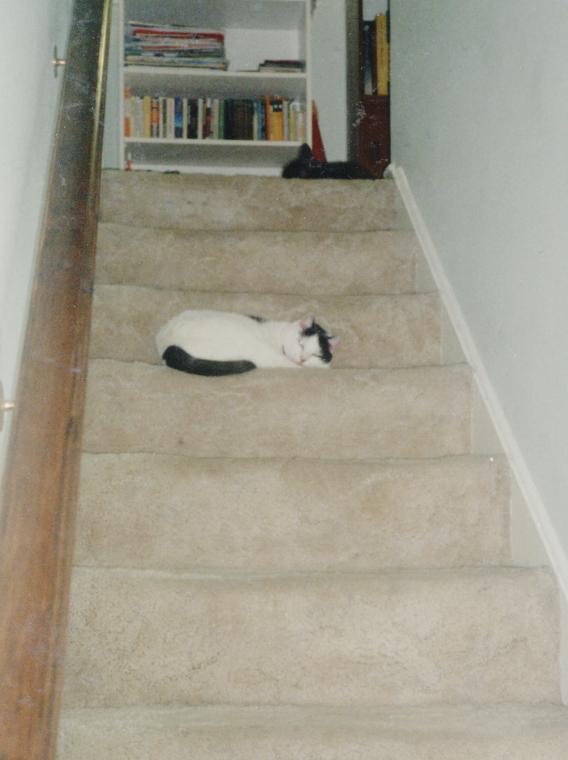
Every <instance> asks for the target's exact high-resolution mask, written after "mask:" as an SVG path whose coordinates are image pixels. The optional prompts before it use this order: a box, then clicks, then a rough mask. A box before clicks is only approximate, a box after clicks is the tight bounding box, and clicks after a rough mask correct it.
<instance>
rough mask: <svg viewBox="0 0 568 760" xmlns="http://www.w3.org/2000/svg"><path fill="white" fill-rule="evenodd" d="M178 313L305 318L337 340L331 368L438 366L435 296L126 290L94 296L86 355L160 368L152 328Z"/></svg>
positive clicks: (102, 289)
mask: <svg viewBox="0 0 568 760" xmlns="http://www.w3.org/2000/svg"><path fill="white" fill-rule="evenodd" d="M186 309H213V310H219V311H233V312H237V313H241V314H259V315H261V316H263V317H266V318H268V319H282V320H294V319H300V318H302V317H305V316H307V315H310V314H313V315H315V316H316V317H317V318H318V321H319V322H320V323H321V324H323V325H324V326H325V327H326V328H327V329H328V330H329V331H330V332H333V334H336V335H340V336H341V339H342V342H341V344H340V347H339V349H338V351H337V352H336V356H335V357H334V360H333V366H334V367H351V368H353V367H361V368H364V367H402V366H408V365H411V364H412V365H432V364H437V363H439V362H440V302H439V298H438V295H437V294H412V295H408V294H405V295H388V296H386V295H378V296H344V295H341V296H337V295H333V296H320V297H307V296H295V295H282V294H276V295H268V294H254V293H214V292H206V293H204V292H188V291H182V290H161V289H156V288H149V287H140V286H131V285H98V286H97V288H96V290H95V298H94V311H93V328H92V338H91V355H92V356H93V357H95V358H96V357H99V358H116V359H125V360H130V361H144V362H151V363H155V364H159V363H160V357H159V356H158V354H157V351H156V346H155V335H156V333H157V331H158V329H159V328H160V327H161V326H162V325H163V324H164V323H165V322H166V321H167V320H169V319H171V317H173V316H175V315H176V314H178V313H180V312H181V311H184V310H186Z"/></svg>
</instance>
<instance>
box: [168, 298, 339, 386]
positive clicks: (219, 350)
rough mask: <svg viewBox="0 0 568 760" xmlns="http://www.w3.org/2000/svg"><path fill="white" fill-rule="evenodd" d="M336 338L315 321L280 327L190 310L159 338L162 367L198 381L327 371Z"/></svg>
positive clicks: (265, 321) (253, 319) (271, 322)
mask: <svg viewBox="0 0 568 760" xmlns="http://www.w3.org/2000/svg"><path fill="white" fill-rule="evenodd" d="M337 342H338V338H336V337H333V336H331V335H328V334H327V332H326V331H325V330H324V329H323V327H321V326H320V325H318V323H317V322H316V321H315V319H314V318H313V317H308V318H307V319H301V320H299V321H297V322H277V321H274V320H268V319H263V318H262V317H251V316H245V315H243V314H233V313H231V312H223V311H197V310H190V311H184V312H182V313H181V314H178V316H177V317H174V318H173V319H171V320H170V321H169V322H168V323H167V324H166V325H164V327H162V328H161V330H160V331H159V332H158V335H157V336H156V345H157V347H158V352H159V354H160V356H161V358H162V359H163V361H164V362H165V363H166V364H167V365H168V367H172V368H173V369H178V370H181V371H182V372H190V373H193V374H196V375H234V374H240V373H242V372H249V371H250V370H252V369H256V368H257V367H261V368H269V367H286V368H290V369H291V368H294V367H295V368H298V367H320V368H326V367H329V364H330V362H331V359H332V355H333V350H334V348H335V346H336V345H337Z"/></svg>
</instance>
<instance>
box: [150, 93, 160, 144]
mask: <svg viewBox="0 0 568 760" xmlns="http://www.w3.org/2000/svg"><path fill="white" fill-rule="evenodd" d="M151 103H152V105H151V116H150V119H151V122H150V130H151V134H150V136H151V137H159V136H160V101H159V100H158V98H152V99H151Z"/></svg>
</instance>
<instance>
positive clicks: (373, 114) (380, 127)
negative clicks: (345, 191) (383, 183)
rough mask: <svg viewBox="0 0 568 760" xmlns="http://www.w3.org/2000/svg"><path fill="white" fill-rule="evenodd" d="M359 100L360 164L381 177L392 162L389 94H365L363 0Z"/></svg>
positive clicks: (358, 154)
mask: <svg viewBox="0 0 568 760" xmlns="http://www.w3.org/2000/svg"><path fill="white" fill-rule="evenodd" d="M358 19H359V44H358V48H359V101H358V104H357V114H358V117H357V126H356V130H357V163H359V164H360V165H361V166H363V167H364V168H365V169H367V170H368V171H370V172H371V174H373V175H374V176H375V177H382V176H383V172H384V170H385V169H386V167H387V166H388V165H389V163H390V96H389V95H365V94H364V87H363V85H364V61H363V0H359V15H358Z"/></svg>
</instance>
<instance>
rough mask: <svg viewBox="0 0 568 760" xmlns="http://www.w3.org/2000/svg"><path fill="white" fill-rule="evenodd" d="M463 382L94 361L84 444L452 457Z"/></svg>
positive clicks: (89, 447)
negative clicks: (220, 373)
mask: <svg viewBox="0 0 568 760" xmlns="http://www.w3.org/2000/svg"><path fill="white" fill-rule="evenodd" d="M470 384H471V378H470V373H469V371H467V370H465V369H463V368H461V367H460V368H438V369H430V368H426V369H411V370H393V371H380V370H359V371H356V370H354V371H350V370H333V369H331V370H323V369H322V370H301V369H289V370H256V371H253V372H250V373H247V374H246V375H240V376H233V377H224V378H202V377H197V376H190V375H186V374H184V373H181V372H176V371H175V370H169V369H167V368H166V367H152V366H149V365H143V364H128V363H120V362H112V361H104V360H95V361H93V362H91V364H90V369H89V384H88V385H89V389H88V399H87V412H86V432H85V436H84V448H85V450H86V451H89V452H92V453H96V452H132V453H134V452H153V453H164V454H188V455H191V456H198V457H209V456H213V457H268V458H270V457H278V456H282V457H309V458H324V459H326V458H332V459H333V458H339V459H357V458H363V459H368V458H375V457H377V458H381V457H395V458H396V457H407V458H413V457H437V456H444V455H459V454H463V453H467V451H468V449H469V426H470V419H469V406H470V391H471V386H470Z"/></svg>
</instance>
